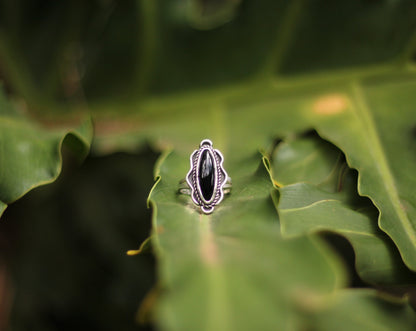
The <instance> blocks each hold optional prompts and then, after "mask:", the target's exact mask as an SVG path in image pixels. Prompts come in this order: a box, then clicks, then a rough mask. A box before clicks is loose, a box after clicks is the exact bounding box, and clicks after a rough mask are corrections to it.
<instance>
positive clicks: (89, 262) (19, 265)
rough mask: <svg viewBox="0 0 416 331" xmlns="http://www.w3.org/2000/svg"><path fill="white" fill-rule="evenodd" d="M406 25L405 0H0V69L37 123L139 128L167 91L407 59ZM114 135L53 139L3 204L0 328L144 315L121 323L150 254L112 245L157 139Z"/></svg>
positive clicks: (132, 309)
mask: <svg viewBox="0 0 416 331" xmlns="http://www.w3.org/2000/svg"><path fill="white" fill-rule="evenodd" d="M415 28H416V2H415V1H414V0H349V1H329V0H317V1H306V0H305V1H301V0H292V1H284V0H279V1H278V0H261V1H257V0H169V1H157V0H136V1H133V0H93V1H82V0H62V1H52V0H32V1H23V0H0V79H1V83H2V85H3V89H4V90H5V91H6V93H7V94H8V96H9V98H10V99H11V100H12V101H13V102H14V103H15V104H16V105H17V107H19V109H20V110H21V111H22V112H25V113H26V114H28V116H29V117H31V118H33V119H34V120H36V121H39V122H40V123H43V124H45V125H48V126H54V125H55V124H56V123H61V122H71V121H74V120H78V119H79V118H82V117H83V116H84V114H85V113H92V114H93V116H94V119H95V123H96V126H95V130H96V137H97V139H98V140H99V139H100V137H106V136H108V135H113V134H114V136H115V137H117V134H118V133H123V134H124V133H125V132H126V131H129V132H133V133H134V134H136V133H137V132H138V131H140V128H146V125H147V123H145V122H144V123H142V122H140V123H137V122H134V121H133V122H131V121H130V117H133V118H136V117H135V116H137V115H138V114H141V113H146V112H147V113H150V114H151V112H152V102H153V101H155V100H156V101H157V100H161V99H163V98H166V97H170V96H172V95H176V96H178V98H179V99H180V98H181V95H184V94H185V93H188V92H189V91H194V92H195V93H196V94H194V95H198V93H199V91H202V92H203V91H206V90H210V89H217V88H224V90H227V89H233V88H238V86H239V84H242V83H246V82H250V81H253V82H254V81H256V79H258V80H259V81H260V80H261V79H267V77H270V78H271V79H275V80H276V81H279V79H280V80H282V81H283V82H290V80H291V79H292V78H296V79H298V78H299V77H301V78H302V77H305V79H308V75H311V74H316V73H323V74H322V75H326V74H328V75H330V72H336V73H341V74H343V73H346V74H351V75H352V76H353V75H354V73H355V72H356V71H357V70H373V69H374V68H375V69H374V70H377V68H379V66H382V65H383V64H384V63H388V64H389V65H390V64H394V63H395V62H400V61H401V60H402V59H403V58H404V57H410V58H412V57H413V53H412V52H413V48H412V45H413V44H414V41H412V40H413V39H414V37H413V36H414V31H415ZM202 92H201V93H202ZM193 102H194V101H193ZM144 104H146V106H144ZM158 105H159V106H157V107H162V106H160V105H161V104H158ZM155 107H156V106H155ZM195 111H196V112H197V111H198V109H196V110H195ZM158 114H159V116H160V112H159V113H158ZM201 115H202V114H201ZM146 118H149V115H147V117H146ZM132 123H133V124H132ZM125 145H126V146H128V147H129V148H126V149H128V150H129V153H126V152H123V151H122V150H123V149H121V151H120V152H117V153H115V154H110V155H107V152H108V151H111V152H113V151H117V150H118V149H117V148H114V147H112V145H111V144H108V145H106V144H104V145H102V144H97V145H96V147H94V145H93V153H92V155H90V156H89V157H88V158H87V159H86V161H85V162H84V163H83V164H82V165H81V164H80V163H78V162H77V160H75V159H72V158H71V155H70V154H69V153H65V157H64V161H65V162H64V167H63V173H62V175H61V176H60V178H59V179H58V181H57V182H55V183H53V184H51V185H48V186H45V187H40V188H37V189H35V190H33V191H32V192H30V193H29V194H28V195H26V196H25V197H24V198H22V199H21V200H19V201H18V202H16V203H14V204H12V205H11V206H9V208H8V209H7V210H6V212H5V214H4V215H3V216H2V219H1V222H0V295H1V296H2V297H3V298H4V299H3V300H1V301H0V302H1V304H2V305H1V306H0V329H3V328H6V327H8V328H9V329H10V330H16V331H20V330H74V329H76V330H116V329H117V330H140V329H143V330H150V329H152V326H151V324H138V323H136V321H137V319H138V315H139V314H138V310H139V307H140V305H141V302H142V301H143V299H144V298H145V296H146V295H147V294H148V293H149V291H151V289H152V288H153V287H154V286H155V270H154V269H155V267H154V261H153V258H152V255H151V254H150V253H147V254H143V255H138V256H133V257H130V256H127V255H126V251H127V250H129V249H136V248H138V246H139V245H140V243H141V242H142V241H143V240H144V239H145V238H146V237H147V236H148V235H149V233H150V211H149V210H148V209H147V207H146V197H147V194H148V192H149V190H150V188H151V186H152V184H153V173H152V172H153V166H154V163H155V160H156V158H157V156H158V152H157V150H156V148H155V147H154V145H153V142H152V141H149V142H148V143H147V144H146V143H145V144H142V143H141V144H137V145H134V144H133V145H129V144H128V143H125ZM131 152H133V153H131ZM0 171H1V169H0ZM142 309H143V310H145V309H146V308H142Z"/></svg>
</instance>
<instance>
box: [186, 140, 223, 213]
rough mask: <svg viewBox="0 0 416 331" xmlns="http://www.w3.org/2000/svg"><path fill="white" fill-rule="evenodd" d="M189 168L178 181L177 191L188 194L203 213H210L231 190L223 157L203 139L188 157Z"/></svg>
mask: <svg viewBox="0 0 416 331" xmlns="http://www.w3.org/2000/svg"><path fill="white" fill-rule="evenodd" d="M189 160H190V163H191V169H190V170H189V172H188V174H187V175H186V178H185V179H184V180H182V181H181V182H180V187H179V193H182V194H188V195H190V196H191V198H192V201H193V202H194V203H195V204H196V205H197V206H199V207H200V208H201V210H202V212H203V213H204V214H211V213H212V212H213V211H214V207H215V206H216V205H218V204H219V203H220V202H221V201H222V199H223V198H224V195H225V194H228V193H230V192H231V178H230V177H228V175H227V172H226V171H225V169H224V167H223V161H224V157H223V156H222V154H221V152H220V151H219V150H217V149H214V148H213V147H212V142H211V140H209V139H204V140H202V141H201V143H200V144H199V149H197V150H195V151H194V152H193V153H192V154H191V157H190V158H189Z"/></svg>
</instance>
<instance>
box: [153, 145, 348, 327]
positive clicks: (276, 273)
mask: <svg viewBox="0 0 416 331" xmlns="http://www.w3.org/2000/svg"><path fill="white" fill-rule="evenodd" d="M258 159H259V158H258V157H257V156H252V157H249V158H246V163H247V164H246V165H245V167H244V168H245V169H250V170H249V171H247V172H246V175H235V174H238V164H232V163H230V162H227V161H226V163H225V167H226V168H227V171H228V172H229V175H230V176H232V178H233V190H232V193H231V195H230V196H228V197H227V198H225V200H224V201H223V202H222V203H221V205H220V206H217V207H216V210H215V211H214V213H213V214H211V215H204V214H201V213H200V211H199V210H198V208H196V207H195V206H194V205H193V203H192V202H191V200H190V197H189V196H182V195H177V193H176V192H177V190H178V183H179V180H180V179H181V177H182V176H183V175H184V174H186V173H187V171H188V170H189V169H188V168H189V161H188V157H186V156H184V155H182V154H178V153H176V152H171V153H169V154H167V155H165V156H164V157H163V158H162V159H161V161H160V162H159V165H158V168H157V183H156V185H155V187H154V188H153V190H152V192H151V195H150V203H151V205H152V207H153V213H154V214H153V228H154V231H155V233H154V237H153V239H152V240H153V245H154V247H155V250H156V255H157V256H158V258H159V261H160V263H159V274H160V280H161V281H162V284H164V285H165V286H167V289H168V292H167V293H166V294H165V295H164V296H162V298H161V301H160V302H159V306H158V308H157V314H158V315H157V317H158V319H157V320H158V321H159V323H160V325H161V326H163V327H164V328H166V329H169V330H196V329H199V330H200V329H201V328H203V329H206V330H253V329H254V328H259V329H262V330H265V329H270V328H272V327H273V328H278V329H279V328H282V327H284V326H285V325H288V323H291V322H296V318H295V315H296V314H297V312H296V309H295V308H296V305H297V304H298V303H299V301H300V302H302V301H303V300H307V296H304V293H309V294H310V295H311V296H319V297H322V298H323V300H325V298H326V297H327V296H330V294H331V293H333V291H334V289H336V288H338V287H339V286H342V285H343V284H344V282H345V280H344V275H343V272H342V270H343V269H342V267H341V265H339V263H338V260H337V259H336V258H335V257H334V256H333V255H332V254H331V253H330V250H328V249H327V247H326V245H324V244H323V243H322V242H321V241H320V240H319V239H318V238H317V237H300V238H296V239H290V240H285V239H282V238H281V236H280V229H279V222H278V217H277V214H276V212H275V210H274V207H273V204H272V201H271V197H270V193H271V192H272V191H273V186H272V185H271V182H270V179H269V176H268V174H267V172H266V171H265V169H264V167H263V166H262V165H260V168H259V165H258ZM271 293H273V295H270V294H271ZM260 302H261V303H262V304H261V305H260V304H258V303H260Z"/></svg>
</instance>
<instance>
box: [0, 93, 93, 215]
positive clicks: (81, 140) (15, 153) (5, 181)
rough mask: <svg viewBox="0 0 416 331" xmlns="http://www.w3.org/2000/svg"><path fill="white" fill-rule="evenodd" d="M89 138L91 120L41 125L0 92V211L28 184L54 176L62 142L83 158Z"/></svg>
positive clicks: (60, 157)
mask: <svg viewBox="0 0 416 331" xmlns="http://www.w3.org/2000/svg"><path fill="white" fill-rule="evenodd" d="M91 139H92V125H91V121H89V120H88V121H84V123H83V124H82V125H81V126H79V127H78V128H75V129H59V130H51V129H47V128H42V127H40V126H39V125H38V124H36V123H34V122H33V121H30V120H28V119H27V118H26V117H24V116H23V115H20V114H19V113H18V112H17V111H16V110H15V109H14V107H13V106H12V105H11V104H9V103H8V102H7V101H6V99H5V96H4V95H3V94H2V93H0V151H1V154H0V169H1V172H0V201H1V204H0V212H2V211H4V209H5V208H6V204H8V203H11V202H13V201H15V200H16V199H18V198H20V197H21V196H22V195H24V194H25V193H26V192H28V191H29V190H31V189H32V188H34V187H36V186H39V185H43V184H47V183H50V182H52V181H54V180H55V179H56V178H57V176H58V175H59V173H60V171H61V167H62V152H61V149H62V145H63V143H64V142H65V143H66V145H67V146H69V147H70V148H72V149H74V150H75V151H76V152H77V154H78V156H80V157H81V158H83V157H85V156H86V154H87V153H88V150H89V146H90V143H91ZM0 215H1V213H0Z"/></svg>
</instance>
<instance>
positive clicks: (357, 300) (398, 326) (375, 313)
mask: <svg viewBox="0 0 416 331" xmlns="http://www.w3.org/2000/svg"><path fill="white" fill-rule="evenodd" d="M309 318H310V319H309V320H308V324H312V325H314V330H320V331H326V330H328V331H332V330H340V331H342V330H345V331H348V330H357V331H361V330H362V331H367V330H380V331H382V330H385V331H389V330H409V331H411V330H414V327H415V325H416V315H415V313H414V311H413V309H412V307H411V306H410V305H409V303H408V300H405V299H398V298H393V297H387V296H381V295H380V294H378V293H377V292H375V291H374V290H369V289H366V290H357V289H356V290H341V291H338V292H337V294H336V296H334V299H333V300H332V302H330V304H329V305H328V306H327V307H325V309H322V310H321V311H318V312H314V314H310V315H309Z"/></svg>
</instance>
